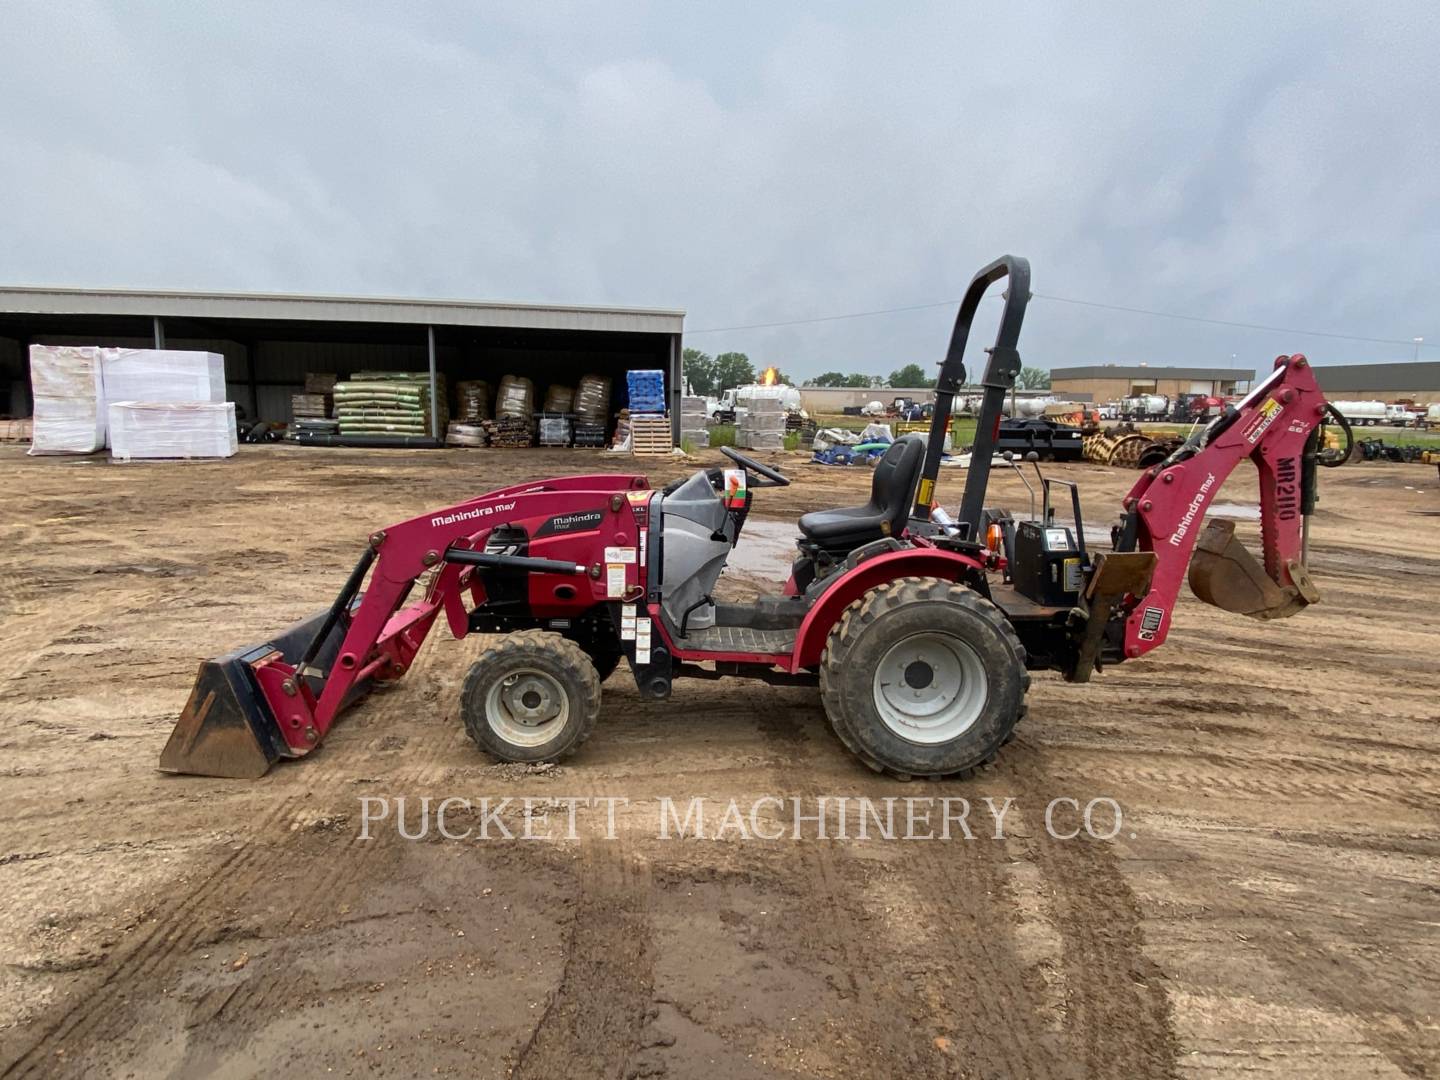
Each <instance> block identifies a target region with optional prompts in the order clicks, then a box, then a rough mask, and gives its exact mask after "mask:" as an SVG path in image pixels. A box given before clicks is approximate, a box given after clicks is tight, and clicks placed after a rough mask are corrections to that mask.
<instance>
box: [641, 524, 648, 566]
mask: <svg viewBox="0 0 1440 1080" xmlns="http://www.w3.org/2000/svg"><path fill="white" fill-rule="evenodd" d="M649 546H650V530H649V529H641V530H640V565H641V566H644V565H645V549H646V548H648V547H649Z"/></svg>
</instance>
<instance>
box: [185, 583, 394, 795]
mask: <svg viewBox="0 0 1440 1080" xmlns="http://www.w3.org/2000/svg"><path fill="white" fill-rule="evenodd" d="M328 615H329V612H328V611H320V612H317V613H316V614H314V615H312V616H310V618H308V619H304V620H302V621H300V622H298V623H295V625H293V626H291V627H289V628H287V629H285V630H283V631H281V633H279V634H278V635H276V636H275V637H274V638H272V639H270V640H269V641H268V642H264V643H262V644H258V645H247V646H245V647H244V648H241V649H236V650H234V651H233V652H228V653H226V654H225V655H223V656H217V657H216V658H215V659H213V660H206V661H204V662H202V663H201V665H200V672H199V674H198V675H197V676H196V679H195V688H194V689H193V690H191V691H190V700H188V701H187V702H186V703H185V708H184V709H183V710H181V712H180V720H179V722H178V723H177V724H176V725H175V730H174V731H173V732H171V734H170V741H169V742H167V743H166V744H165V749H164V751H162V752H161V754H160V768H161V769H162V770H163V771H165V772H172V773H192V774H195V775H198V776H225V777H234V778H236V779H246V780H252V779H255V778H256V777H259V776H263V775H265V772H266V770H267V769H269V768H270V766H271V765H272V764H274V763H275V762H276V761H277V760H279V759H280V758H282V757H294V756H296V755H295V753H294V752H293V751H292V750H291V749H290V748H289V747H288V746H287V745H286V742H285V739H284V737H283V736H282V735H281V733H280V724H279V721H278V720H277V719H276V717H275V715H274V713H273V712H272V711H271V709H270V706H269V704H268V703H267V702H266V700H265V695H264V693H263V692H262V691H261V689H260V683H259V681H258V680H257V679H256V677H255V671H254V665H256V664H262V663H264V662H266V661H267V660H271V661H273V660H283V661H284V662H285V663H287V664H295V663H297V662H298V661H299V659H300V657H301V656H302V655H303V654H304V652H305V648H306V646H307V645H309V644H310V640H311V638H313V637H314V636H315V634H317V633H318V632H319V631H320V630H321V629H322V628H323V627H324V625H325V621H326V618H327V617H328ZM344 636H345V627H344V623H343V621H342V622H339V623H336V624H335V625H334V626H333V627H332V628H331V630H330V633H329V634H327V635H326V640H325V641H324V642H323V643H322V644H321V648H320V651H319V653H318V654H317V655H316V657H315V661H314V666H315V667H318V668H320V669H322V670H329V668H330V665H331V663H332V662H333V661H334V659H335V654H336V653H337V652H338V651H339V649H340V643H341V641H343V640H344ZM368 688H369V681H368V680H365V682H364V683H363V684H359V685H357V686H356V687H355V688H354V689H353V690H352V691H351V692H350V693H349V694H347V695H346V702H347V704H348V703H349V702H350V701H353V700H355V699H356V698H358V697H360V696H361V695H362V694H364V692H365V691H366V690H367V689H368Z"/></svg>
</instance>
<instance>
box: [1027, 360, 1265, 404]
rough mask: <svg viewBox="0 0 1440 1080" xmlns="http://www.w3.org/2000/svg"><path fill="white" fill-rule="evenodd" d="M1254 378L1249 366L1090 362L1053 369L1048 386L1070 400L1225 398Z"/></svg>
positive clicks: (1056, 393) (1243, 390) (1246, 388)
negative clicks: (1156, 396) (1160, 396)
mask: <svg viewBox="0 0 1440 1080" xmlns="http://www.w3.org/2000/svg"><path fill="white" fill-rule="evenodd" d="M1254 379H1255V372H1254V371H1253V370H1251V369H1248V368H1207V367H1154V366H1151V365H1148V364H1136V365H1124V364H1091V365H1088V366H1084V367H1064V368H1052V369H1051V371H1050V388H1051V391H1052V392H1053V393H1054V394H1055V395H1056V396H1057V397H1060V398H1064V399H1066V400H1069V401H1118V400H1119V399H1120V398H1124V397H1130V396H1132V395H1135V394H1164V395H1166V396H1167V397H1175V396H1176V395H1178V394H1206V395H1213V396H1215V397H1226V396H1228V395H1231V394H1235V393H1244V392H1245V391H1246V390H1248V389H1249V388H1250V384H1251V383H1252V382H1253V381H1254ZM1087 394H1088V395H1089V396H1088V397H1085V396H1083V395H1087Z"/></svg>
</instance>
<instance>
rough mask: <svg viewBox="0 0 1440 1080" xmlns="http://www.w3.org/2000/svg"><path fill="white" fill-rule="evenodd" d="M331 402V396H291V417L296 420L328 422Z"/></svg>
mask: <svg viewBox="0 0 1440 1080" xmlns="http://www.w3.org/2000/svg"><path fill="white" fill-rule="evenodd" d="M331 400H332V399H331V397H330V395H329V394H291V395H290V415H291V416H292V417H294V418H295V419H296V420H327V419H329V417H330V407H331V406H330V403H331Z"/></svg>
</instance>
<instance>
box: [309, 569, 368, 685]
mask: <svg viewBox="0 0 1440 1080" xmlns="http://www.w3.org/2000/svg"><path fill="white" fill-rule="evenodd" d="M374 561H375V549H374V548H373V547H367V548H366V549H365V554H364V555H361V556H360V561H359V562H357V563H356V564H355V569H354V570H351V571H350V576H349V577H348V578H346V579H345V585H344V587H342V588H341V590H340V595H339V596H337V597H335V602H334V603H333V604H331V605H330V610H329V611H327V612H326V613H325V621H324V622H323V623H321V624H320V629H319V630H317V631H315V636H314V637H313V638H311V639H310V644H309V645H307V646H305V651H304V652H303V653H301V654H300V662H299V663H298V664H296V665H295V670H296V671H297V672H298V673H299V674H300V675H302V676H303V675H304V674H305V669H306V668H308V667H309V666H310V665H311V664H312V663H313V662H314V661H315V657H316V656H318V655H320V649H321V648H322V647H323V646H324V644H325V639H326V638H328V637H329V636H330V631H332V630H334V629H335V624H336V623H337V622H339V621H340V616H342V615H344V614H345V612H346V611H347V610H348V609H349V607H350V604H351V602H352V601H353V600H354V599H355V594H356V593H358V592H359V591H360V586H361V585H362V584H363V583H364V581H365V574H366V573H367V572H368V571H369V570H370V564H371V563H373V562H374Z"/></svg>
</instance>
